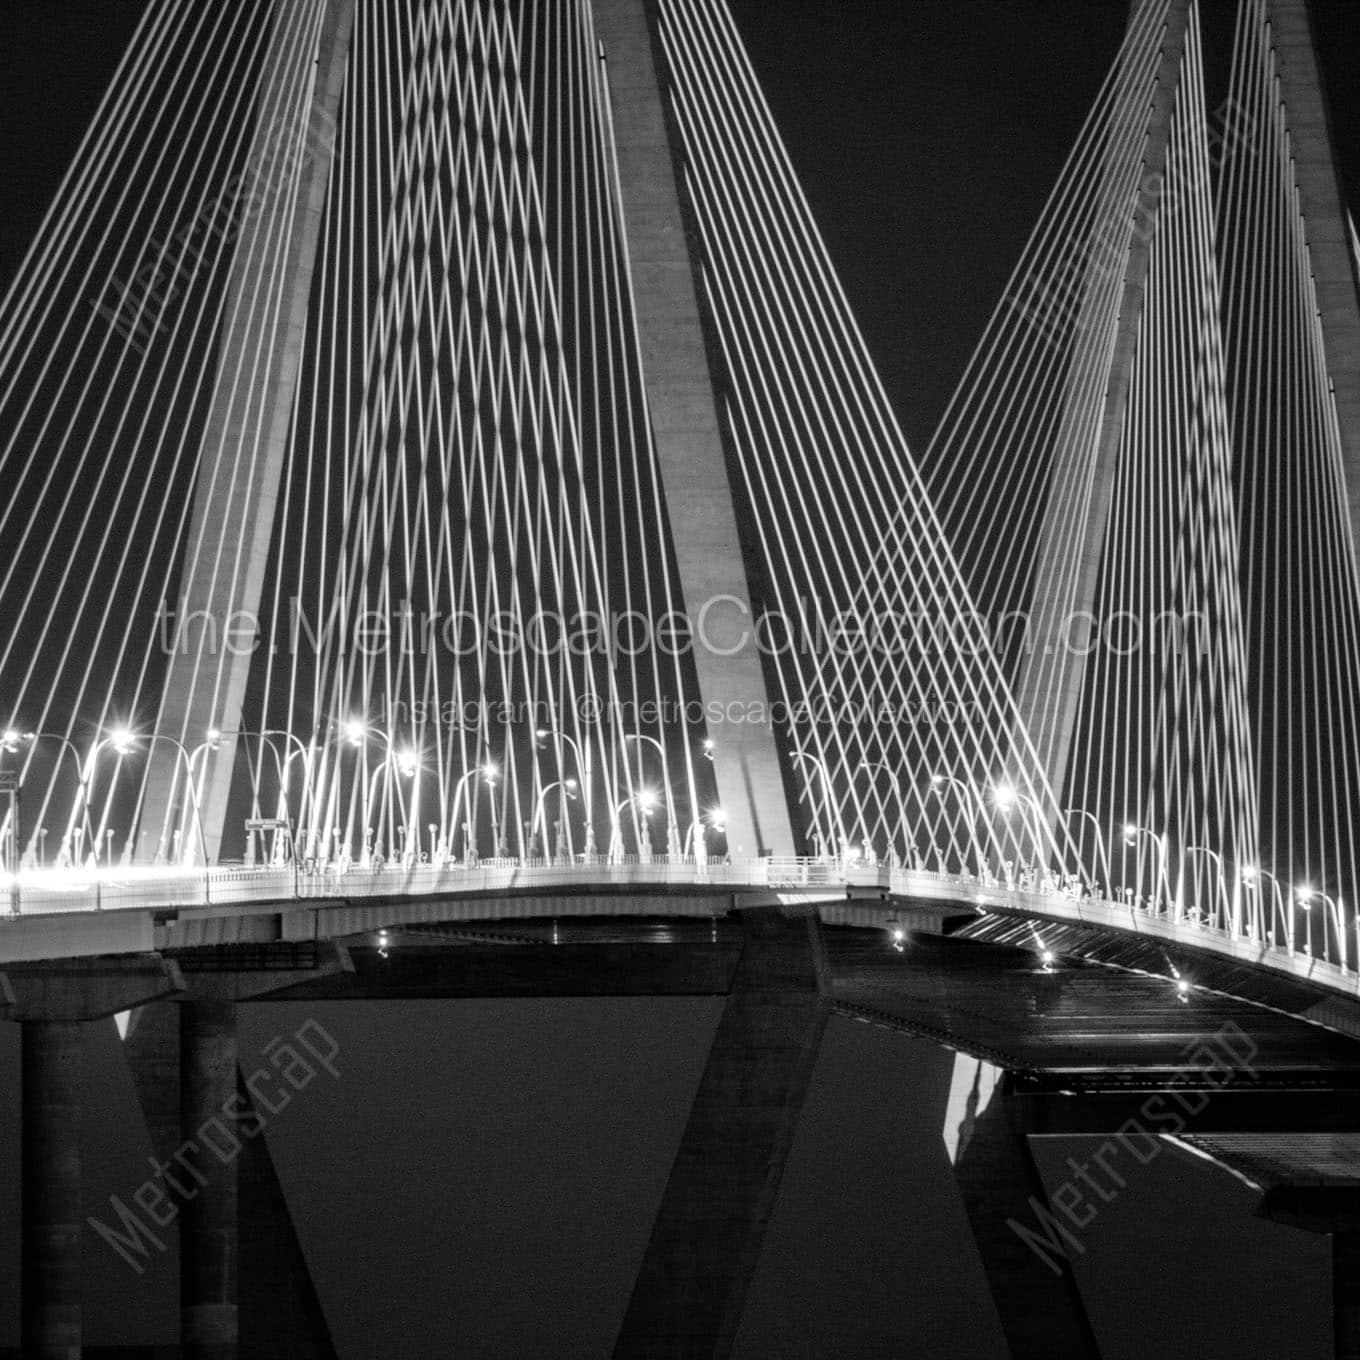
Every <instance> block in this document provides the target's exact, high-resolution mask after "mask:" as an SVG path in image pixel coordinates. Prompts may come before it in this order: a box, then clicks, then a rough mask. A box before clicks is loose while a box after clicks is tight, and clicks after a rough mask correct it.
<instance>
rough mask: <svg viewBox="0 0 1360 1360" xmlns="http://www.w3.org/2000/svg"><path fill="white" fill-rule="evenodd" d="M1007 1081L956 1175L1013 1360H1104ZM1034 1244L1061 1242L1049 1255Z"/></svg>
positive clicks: (969, 1141) (973, 1133) (965, 1148)
mask: <svg viewBox="0 0 1360 1360" xmlns="http://www.w3.org/2000/svg"><path fill="white" fill-rule="evenodd" d="M1008 1085H1009V1082H1008V1081H1007V1080H1004V1079H1003V1081H1002V1082H1001V1083H999V1084H998V1085H997V1087H996V1089H995V1090H994V1091H993V1092H992V1098H991V1101H990V1103H989V1104H988V1105H987V1107H986V1109H985V1110H983V1112H982V1113H981V1114H980V1115H978V1116H977V1117H976V1118H975V1119H974V1120H973V1121H972V1123H971V1125H970V1127H969V1129H968V1135H967V1138H966V1140H965V1141H962V1142H961V1144H960V1149H959V1155H958V1159H957V1161H956V1162H955V1165H954V1175H955V1178H956V1179H957V1181H958V1186H959V1191H960V1193H961V1194H962V1196H963V1203H964V1208H965V1209H966V1210H967V1213H968V1221H969V1223H970V1224H971V1225H972V1229H973V1238H974V1240H975V1241H976V1242H977V1247H978V1251H979V1252H980V1253H981V1256H982V1266H983V1269H984V1270H985V1271H986V1273H987V1283H988V1284H989V1286H990V1287H991V1291H992V1301H993V1302H994V1303H995V1304H996V1311H997V1313H998V1314H999V1315H1000V1318H1001V1327H1002V1330H1003V1331H1004V1332H1005V1334H1006V1341H1007V1344H1008V1345H1009V1346H1010V1351H1011V1356H1012V1360H1098V1357H1099V1354H1100V1352H1099V1349H1098V1348H1097V1346H1096V1340H1095V1334H1094V1332H1092V1330H1091V1324H1090V1321H1089V1320H1088V1319H1087V1316H1086V1309H1085V1307H1084V1306H1083V1304H1082V1301H1081V1294H1080V1293H1079V1291H1078V1289H1077V1282H1076V1279H1075V1277H1074V1276H1073V1274H1072V1267H1071V1265H1070V1263H1069V1262H1068V1260H1067V1259H1066V1257H1065V1256H1064V1255H1063V1254H1062V1247H1061V1235H1060V1234H1058V1233H1056V1232H1055V1233H1047V1234H1046V1233H1045V1230H1044V1225H1043V1221H1042V1219H1041V1217H1040V1211H1042V1213H1044V1214H1047V1213H1048V1212H1049V1207H1048V1196H1047V1193H1046V1192H1045V1190H1044V1186H1043V1182H1042V1181H1041V1180H1040V1179H1039V1171H1038V1168H1037V1167H1036V1165H1035V1162H1034V1157H1033V1154H1032V1153H1031V1152H1030V1148H1029V1140H1028V1138H1027V1137H1026V1136H1025V1133H1024V1131H1023V1129H1022V1127H1021V1124H1020V1120H1019V1118H1018V1117H1017V1112H1016V1111H1015V1109H1014V1107H1013V1097H1012V1096H1011V1095H1010V1093H1009V1091H1008V1089H1007V1087H1008ZM1013 1224H1018V1225H1020V1227H1021V1228H1022V1229H1029V1230H1031V1231H1032V1232H1033V1233H1034V1236H1035V1237H1036V1238H1044V1237H1046V1236H1047V1237H1048V1238H1049V1239H1050V1240H1051V1239H1052V1238H1053V1237H1054V1236H1056V1237H1057V1238H1058V1242H1057V1245H1056V1246H1055V1247H1054V1248H1053V1249H1052V1250H1051V1251H1044V1252H1041V1250H1040V1248H1039V1247H1038V1246H1035V1245H1031V1244H1030V1242H1029V1241H1028V1240H1027V1239H1026V1238H1025V1237H1024V1236H1023V1235H1022V1233H1021V1232H1020V1231H1017V1229H1016V1227H1014V1226H1012V1225H1013Z"/></svg>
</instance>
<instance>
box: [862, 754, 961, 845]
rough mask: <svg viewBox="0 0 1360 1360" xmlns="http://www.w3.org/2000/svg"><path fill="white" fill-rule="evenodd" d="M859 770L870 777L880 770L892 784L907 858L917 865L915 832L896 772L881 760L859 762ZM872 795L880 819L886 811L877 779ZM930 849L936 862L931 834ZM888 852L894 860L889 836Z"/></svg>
mask: <svg viewBox="0 0 1360 1360" xmlns="http://www.w3.org/2000/svg"><path fill="white" fill-rule="evenodd" d="M859 769H860V770H868V771H869V773H870V774H871V775H872V774H876V773H877V772H878V771H879V770H882V771H883V773H884V774H886V775H887V776H888V779H889V781H890V782H891V783H892V786H893V791H894V792H895V793H896V794H897V799H898V805H899V810H898V820H899V822H900V824H901V829H902V832H903V835H904V838H905V840H906V843H907V851H908V854H909V856H910V857H911V859H910V862H912V863H919V862H920V852H919V851H918V850H917V848H916V831H915V829H914V828H913V827H912V825H911V823H910V822H909V821H908V820H907V800H906V799H905V798H904V797H903V796H902V788H901V785H900V784H899V783H898V781H897V771H896V770H894V769H893V767H892V766H891V765H888V764H885V763H884V762H883V761H881V760H866V761H863V762H861V764H860V766H859ZM856 773H858V771H856ZM873 793H874V801H875V802H876V803H877V804H878V813H879V816H880V817H885V816H886V811H887V809H886V808H885V806H884V802H883V799H882V797H880V795H879V792H878V781H877V779H875V780H874V782H873ZM866 844H867V842H866ZM930 848H931V850H932V851H934V853H935V858H936V860H937V861H938V860H939V857H940V852H939V849H938V847H937V846H936V845H935V843H934V839H933V832H932V840H931V845H930ZM888 852H889V855H890V856H891V857H893V858H894V859H895V857H896V854H897V847H896V846H895V844H894V843H893V841H892V837H891V836H889V838H888Z"/></svg>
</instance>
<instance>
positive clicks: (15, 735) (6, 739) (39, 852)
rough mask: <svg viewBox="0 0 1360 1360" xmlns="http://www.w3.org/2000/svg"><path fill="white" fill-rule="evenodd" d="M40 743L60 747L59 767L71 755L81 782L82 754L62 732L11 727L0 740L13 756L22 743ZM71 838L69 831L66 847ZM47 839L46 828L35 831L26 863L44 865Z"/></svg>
mask: <svg viewBox="0 0 1360 1360" xmlns="http://www.w3.org/2000/svg"><path fill="white" fill-rule="evenodd" d="M40 741H55V742H57V743H58V744H59V745H60V747H61V753H59V754H58V755H57V765H58V767H60V765H61V755H62V754H64V753H67V752H69V753H70V756H71V760H72V762H73V763H74V764H75V767H76V780H77V782H79V780H80V752H79V751H77V750H76V746H75V743H74V742H73V741H72V740H71V739H70V737H68V736H65V735H63V734H62V733H60V732H16V731H15V730H14V728H12V727H10V728H6V730H5V733H4V736H3V739H2V740H0V747H3V749H4V750H6V751H8V752H10V753H11V754H13V753H14V752H17V751H18V749H19V746H20V744H21V743H24V744H29V745H32V744H35V743H37V742H40ZM24 768H25V769H27V768H28V765H27V762H25V763H24ZM45 807H46V804H45V803H44V808H45ZM69 836H70V832H69V831H68V832H67V841H64V842H63V844H64V845H68V843H69ZM46 839H47V828H46V827H41V828H39V829H37V830H35V831H34V833H33V834H32V835H30V836H29V838H28V844H27V845H26V846H25V847H24V859H25V861H28V862H36V863H38V864H41V863H42V861H43V855H44V846H45V842H46ZM35 844H36V846H37V849H36V851H35V850H34V845H35Z"/></svg>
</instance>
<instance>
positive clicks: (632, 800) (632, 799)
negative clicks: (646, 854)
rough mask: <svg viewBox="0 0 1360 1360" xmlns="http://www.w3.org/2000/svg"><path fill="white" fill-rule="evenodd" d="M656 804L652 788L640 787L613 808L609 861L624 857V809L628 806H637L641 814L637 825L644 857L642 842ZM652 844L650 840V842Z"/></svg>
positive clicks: (639, 845) (639, 851) (610, 824)
mask: <svg viewBox="0 0 1360 1360" xmlns="http://www.w3.org/2000/svg"><path fill="white" fill-rule="evenodd" d="M655 806H656V794H654V793H653V792H652V791H651V789H639V790H638V791H637V793H634V794H630V795H629V796H628V797H627V798H625V799H624V800H623V801H622V802H621V803H619V805H618V806H617V807H616V808H614V809H613V814H612V816H611V817H610V819H609V862H610V863H611V864H617V863H618V862H619V861H620V860H621V859H622V858H623V821H622V818H623V810H624V808H626V807H636V809H637V811H638V812H639V813H640V814H641V819H640V822H639V824H638V826H637V837H638V857H639V858H641V857H642V842H643V838H644V832H645V831H646V825H647V819H648V818H649V817H650V816H651V813H652V809H653V808H654V807H655ZM648 843H649V845H650V841H649V842H648Z"/></svg>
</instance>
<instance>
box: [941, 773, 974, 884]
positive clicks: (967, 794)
mask: <svg viewBox="0 0 1360 1360" xmlns="http://www.w3.org/2000/svg"><path fill="white" fill-rule="evenodd" d="M946 788H955V789H958V791H959V792H960V794H962V796H963V806H964V809H965V811H967V812H968V813H969V824H968V839H969V841H970V842H971V843H972V847H973V854H974V855H975V856H976V857H977V866H978V872H979V873H981V872H982V871H983V870H984V869H985V868H986V865H987V856H986V855H985V854H984V853H983V850H982V842H981V841H979V840H978V835H977V817H976V816H975V815H974V814H975V813H977V814H980V815H981V817H982V820H983V821H984V822H985V821H986V820H987V811H986V809H985V808H984V807H983V806H982V803H981V799H979V798H978V797H977V794H976V792H975V791H974V790H973V789H972V788H971V787H969V785H967V784H965V783H964V782H963V780H962V779H955V778H954V776H953V775H950V774H933V775H931V776H930V789H931V792H932V793H933V794H934V795H935V796H936V798H938V799H939V801H940V806H941V808H943V806H944V790H945V789H946ZM931 838H932V840H933V839H934V835H933V833H932V837H931ZM949 838H950V840H951V841H953V842H954V848H955V849H956V850H957V849H958V848H959V845H958V840H957V838H956V837H955V835H954V832H953V829H952V828H951V829H950V832H949ZM959 860H960V864H962V861H963V856H962V855H960V856H959ZM940 867H941V869H942V870H943V868H944V865H943V863H942V864H941V866H940Z"/></svg>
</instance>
